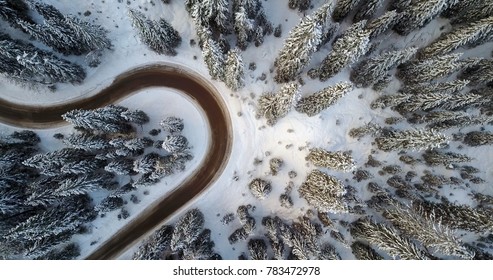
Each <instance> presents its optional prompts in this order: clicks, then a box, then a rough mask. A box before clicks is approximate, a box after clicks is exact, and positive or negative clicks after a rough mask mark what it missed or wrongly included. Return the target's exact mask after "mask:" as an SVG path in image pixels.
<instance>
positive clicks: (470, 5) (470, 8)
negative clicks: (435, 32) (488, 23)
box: [442, 0, 493, 25]
mask: <svg viewBox="0 0 493 280" xmlns="http://www.w3.org/2000/svg"><path fill="white" fill-rule="evenodd" d="M492 14H493V3H491V1H488V0H468V1H455V3H453V5H451V6H450V7H449V8H448V9H447V10H445V11H444V12H443V13H442V16H445V17H448V18H451V20H450V21H451V23H452V24H454V25H455V24H462V23H468V22H470V21H471V19H474V20H480V19H483V18H487V17H489V16H491V15H492Z"/></svg>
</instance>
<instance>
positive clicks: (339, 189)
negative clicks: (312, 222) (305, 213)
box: [298, 170, 348, 213]
mask: <svg viewBox="0 0 493 280" xmlns="http://www.w3.org/2000/svg"><path fill="white" fill-rule="evenodd" d="M298 192H299V194H300V197H302V198H304V199H306V200H307V201H308V203H309V204H310V205H311V206H313V207H315V208H316V209H317V210H318V211H320V212H331V213H341V212H342V213H345V212H347V211H348V208H347V205H346V202H345V201H344V194H345V193H346V190H345V188H344V185H343V184H342V182H340V181H339V180H337V179H336V178H334V177H332V176H329V175H327V174H325V173H323V172H321V171H319V170H313V171H311V172H310V173H309V174H308V176H307V178H306V180H305V182H303V184H301V186H300V188H299V189H298Z"/></svg>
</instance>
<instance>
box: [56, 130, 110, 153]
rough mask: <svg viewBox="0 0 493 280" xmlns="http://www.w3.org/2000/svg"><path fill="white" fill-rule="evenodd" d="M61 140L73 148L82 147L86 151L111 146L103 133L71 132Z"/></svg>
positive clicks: (103, 149)
mask: <svg viewBox="0 0 493 280" xmlns="http://www.w3.org/2000/svg"><path fill="white" fill-rule="evenodd" d="M63 142H64V143H65V144H66V145H67V146H69V147H71V148H74V149H82V150H86V151H92V150H99V151H105V150H106V149H109V148H111V145H110V144H109V143H108V139H106V138H105V137H104V136H103V135H98V134H92V133H87V132H83V133H73V134H71V135H70V136H69V137H66V138H65V139H64V140H63Z"/></svg>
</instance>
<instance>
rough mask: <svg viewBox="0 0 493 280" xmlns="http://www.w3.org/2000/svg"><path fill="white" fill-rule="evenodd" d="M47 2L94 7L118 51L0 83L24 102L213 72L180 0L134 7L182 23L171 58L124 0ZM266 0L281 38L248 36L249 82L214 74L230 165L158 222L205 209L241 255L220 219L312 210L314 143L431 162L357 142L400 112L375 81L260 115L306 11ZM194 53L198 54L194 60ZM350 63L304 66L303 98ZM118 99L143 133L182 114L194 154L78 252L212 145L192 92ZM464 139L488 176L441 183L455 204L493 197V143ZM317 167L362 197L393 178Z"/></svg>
mask: <svg viewBox="0 0 493 280" xmlns="http://www.w3.org/2000/svg"><path fill="white" fill-rule="evenodd" d="M46 2H48V1H46ZM50 2H52V3H53V4H54V5H56V6H57V7H59V8H60V9H61V10H63V11H64V12H70V13H73V14H77V13H79V12H80V13H84V12H85V11H86V10H91V12H92V13H91V15H90V16H87V17H84V16H83V18H84V19H90V20H91V21H92V20H94V22H96V23H98V24H101V25H102V26H104V27H106V28H107V29H109V30H110V34H109V36H110V39H111V41H112V42H113V44H114V46H113V51H105V53H104V56H103V60H102V63H101V65H100V66H99V67H97V68H94V69H89V72H88V77H87V78H86V81H85V82H84V83H83V84H82V85H80V86H72V85H60V86H59V89H58V91H57V92H55V93H53V92H48V91H37V92H32V91H29V90H26V89H23V88H19V87H17V86H15V85H11V84H8V83H5V82H4V81H0V84H1V85H2V88H3V90H2V98H5V99H8V100H11V101H15V102H18V103H29V104H39V105H43V104H54V103H63V102H67V101H70V100H74V99H79V98H84V97H87V96H90V95H92V94H95V93H96V92H98V91H99V90H100V89H102V88H104V87H105V86H107V85H109V84H110V83H111V81H112V80H113V78H114V77H115V76H117V75H118V74H120V73H122V72H124V71H126V70H128V69H132V68H134V67H138V66H142V65H146V64H150V63H171V64H177V65H181V66H182V67H185V68H186V69H193V71H196V72H198V73H200V74H201V75H203V76H204V77H209V74H208V72H207V67H206V66H205V64H204V63H203V61H202V54H201V51H200V49H199V48H198V46H197V45H195V46H193V47H192V46H190V44H189V41H190V39H195V40H196V38H195V36H194V35H193V34H195V31H194V27H193V24H192V21H191V20H190V18H189V17H188V14H187V13H186V11H185V10H184V7H183V5H180V4H178V2H180V1H172V4H170V5H164V4H162V2H161V1H158V0H154V1H151V0H136V1H133V2H132V4H131V7H133V8H137V9H141V8H144V10H145V9H147V11H146V15H150V16H151V18H153V17H154V18H153V19H157V18H158V17H159V16H162V17H163V18H165V19H166V20H167V21H168V22H169V23H170V24H171V25H172V26H173V27H174V28H175V29H177V30H178V32H179V33H180V35H181V36H182V44H181V45H180V46H179V47H178V48H177V52H178V55H177V56H175V57H169V56H160V55H156V54H153V53H152V52H150V51H149V50H148V49H147V48H146V47H145V46H144V45H142V44H141V43H140V42H139V41H138V38H137V37H136V35H135V34H136V33H135V32H134V31H133V29H132V27H131V23H130V21H129V20H128V17H127V15H126V4H125V2H126V1H118V2H116V1H104V2H103V1H85V2H81V3H77V5H74V4H73V1H71V0H57V1H55V0H50ZM110 2H111V3H110ZM120 2H122V3H120ZM312 2H313V6H314V7H319V6H320V3H322V2H323V1H321V0H319V1H312ZM262 4H263V6H264V9H265V11H266V14H267V18H268V19H269V20H270V21H271V22H272V23H273V26H274V27H275V26H277V25H278V24H280V23H281V24H282V37H281V38H275V37H273V36H272V35H271V36H268V37H266V38H265V41H264V43H263V45H261V46H260V47H258V48H256V47H255V46H253V44H250V45H249V47H248V49H247V50H246V51H245V52H243V62H244V63H245V72H246V79H245V83H246V85H247V86H246V87H245V88H244V89H242V90H240V91H239V92H237V93H233V92H231V91H230V90H229V89H227V88H226V86H225V85H224V84H223V83H221V82H218V81H212V83H213V85H214V86H215V87H216V88H217V89H218V91H219V92H220V93H221V94H222V96H223V98H224V100H225V102H226V104H227V106H228V109H229V112H230V115H231V120H232V125H233V139H234V142H233V149H232V153H231V155H230V159H229V162H228V164H227V166H226V168H225V170H224V172H223V173H222V174H221V176H220V177H219V178H218V179H217V181H216V182H215V183H214V184H213V185H212V186H210V187H209V188H208V189H207V190H206V191H205V192H203V193H202V194H201V195H200V196H198V197H196V198H195V199H193V200H192V201H189V202H188V203H187V204H186V205H184V206H183V207H182V210H181V211H178V212H177V213H175V214H174V215H173V216H172V217H171V218H169V219H168V220H166V221H163V222H162V224H173V223H175V222H176V221H177V219H178V217H179V216H181V215H182V214H184V213H185V211H186V210H188V209H191V208H199V209H200V210H201V211H202V212H203V213H204V216H205V228H209V229H211V231H212V235H211V238H212V240H213V241H214V242H215V248H214V249H215V250H216V251H217V252H219V253H220V255H221V256H222V257H223V258H224V259H236V258H237V257H238V256H239V255H241V253H242V252H246V251H247V249H246V246H247V242H244V241H240V242H238V243H236V244H234V245H231V244H229V243H228V239H227V237H228V236H229V235H230V234H231V233H232V232H233V231H234V230H235V229H236V228H238V227H240V222H239V220H238V219H235V220H234V221H233V222H232V223H230V224H229V225H223V224H222V223H221V218H222V217H223V216H224V215H226V214H228V213H236V209H237V208H238V206H240V205H248V204H250V205H252V206H254V207H255V210H250V214H251V215H252V216H253V217H254V218H255V219H256V222H257V227H256V229H255V230H254V232H253V234H252V235H251V236H256V237H263V227H262V226H261V224H260V223H261V219H262V217H265V216H269V215H270V216H274V215H277V216H279V217H281V218H282V219H284V220H287V221H290V220H294V219H296V218H297V217H299V216H302V215H304V214H306V213H307V210H309V209H311V208H310V207H309V206H308V205H307V203H306V201H305V200H303V199H301V198H300V197H299V195H298V192H297V189H298V187H299V186H300V185H301V183H302V182H303V181H304V180H305V178H306V175H307V174H308V173H309V171H311V170H313V169H315V167H314V166H312V165H311V164H309V163H307V162H306V161H305V157H306V155H307V154H308V149H309V148H312V147H313V148H314V147H320V148H323V149H326V150H329V151H351V154H352V157H353V158H354V161H355V164H356V168H359V167H364V164H365V162H366V161H367V158H368V155H370V154H371V155H373V156H374V157H376V158H377V159H378V160H380V161H382V162H383V163H384V165H390V164H398V165H401V166H402V167H403V173H402V174H405V173H406V172H407V171H411V170H412V171H416V172H417V173H418V174H421V175H422V174H423V171H424V170H425V169H428V170H429V169H430V168H427V167H426V166H424V165H422V164H421V165H416V166H409V165H404V164H403V163H401V162H400V161H399V159H398V158H399V156H400V155H398V154H397V153H392V152H391V153H386V152H383V151H379V150H377V149H376V147H375V146H374V145H372V143H371V142H372V138H371V137H365V138H362V139H360V140H357V139H354V138H351V137H349V136H348V132H349V130H350V129H351V128H355V127H360V126H362V125H365V124H367V123H369V122H374V123H377V124H380V125H384V119H385V118H387V117H392V116H398V114H397V113H396V112H394V111H391V110H390V109H388V108H387V109H383V110H382V109H378V110H371V109H370V103H371V102H372V101H373V100H374V99H375V98H377V97H378V96H379V94H378V93H376V92H375V91H373V90H371V89H354V90H353V91H351V92H349V93H348V94H346V95H345V96H344V97H342V98H341V99H340V100H339V101H338V102H337V103H336V104H335V105H333V106H331V107H329V108H328V109H326V110H324V111H323V112H322V113H321V114H319V115H317V116H314V117H307V116H306V115H304V114H300V113H298V112H296V111H295V110H294V109H293V110H292V111H291V112H290V113H289V114H288V115H287V116H286V117H285V118H283V119H280V120H279V121H278V122H277V124H276V125H275V126H274V127H270V126H267V124H266V121H265V119H257V118H256V113H257V112H256V105H255V104H256V100H257V99H258V97H259V96H260V95H261V94H262V93H264V92H274V91H278V90H279V88H280V85H277V84H275V83H274V82H273V77H274V73H275V71H273V70H274V66H273V62H274V59H275V57H276V56H277V54H278V51H279V50H280V48H281V46H282V45H283V43H284V40H285V39H286V37H287V36H288V34H289V30H291V29H292V28H293V27H294V26H295V25H296V24H297V23H298V22H299V18H300V16H301V14H300V13H298V12H296V11H293V10H289V9H288V7H287V4H286V3H284V2H283V4H282V5H279V1H262ZM312 11H313V9H311V10H309V11H307V13H310V12H312ZM347 26H348V24H347V22H345V23H343V24H342V26H341V29H340V30H345V29H346V28H347ZM440 27H444V29H443V30H440ZM449 29H450V25H449V24H448V22H447V20H444V19H437V20H434V21H432V22H431V23H430V24H429V25H427V27H426V28H425V29H422V30H420V31H418V32H412V33H411V34H410V35H408V36H406V37H404V38H403V37H400V36H398V35H396V34H392V35H386V36H384V37H383V39H382V43H381V45H380V47H379V50H384V49H389V48H403V47H409V46H418V47H422V46H425V45H427V44H429V43H430V42H431V41H433V40H434V39H435V38H437V37H438V36H439V35H440V33H441V32H443V31H447V30H449ZM492 46H493V43H488V44H485V45H483V46H480V47H477V48H475V49H472V50H467V51H466V53H465V55H464V57H471V56H489V55H490V54H491V48H492ZM329 50H330V43H329V44H327V45H326V46H325V47H323V48H322V49H321V50H320V51H319V52H317V53H315V54H314V56H313V57H312V60H311V61H310V64H309V66H308V67H307V68H306V69H305V70H308V69H310V68H312V67H314V66H316V65H319V64H320V62H321V61H322V60H323V59H324V58H325V56H326V55H327V54H328V51H329ZM458 51H461V50H458ZM194 56H196V57H197V59H194ZM77 60H78V58H75V57H74V58H73V61H77ZM250 62H255V63H256V70H253V71H252V70H248V65H249V63H250ZM349 71H350V68H349V67H347V68H345V69H344V70H343V71H342V72H341V73H339V74H338V75H337V76H334V77H332V78H330V79H329V80H328V81H326V82H320V81H318V80H311V79H310V78H309V77H307V76H306V74H303V75H302V78H303V80H304V81H305V82H306V84H305V85H304V86H303V87H302V88H301V91H302V96H307V95H311V94H313V93H314V92H316V91H318V90H320V89H322V88H324V87H326V86H328V85H334V84H336V83H338V82H342V81H349ZM262 74H266V79H265V81H263V80H261V79H259V78H260V77H261V75H262ZM399 85H400V83H399V81H397V80H394V81H393V82H392V83H391V85H390V86H389V87H388V88H387V89H386V90H385V92H388V93H392V92H395V91H396V89H398V87H399ZM158 100H159V101H158ZM120 104H121V105H123V106H127V107H129V108H132V109H142V110H144V111H145V112H146V113H148V114H149V116H150V118H151V122H150V124H149V125H148V126H144V129H143V132H144V133H146V132H148V131H149V130H150V129H151V128H157V127H158V123H159V121H160V120H161V119H162V118H164V117H165V116H168V115H175V116H178V117H182V118H184V120H185V130H184V132H183V134H184V135H185V136H186V137H187V138H188V140H189V142H190V144H191V145H192V146H193V147H194V150H193V154H194V159H193V160H192V161H191V162H189V163H188V164H187V170H186V172H184V173H180V174H177V175H173V176H171V177H169V178H166V179H165V180H163V181H162V182H161V183H159V184H157V185H155V186H152V187H149V188H146V189H139V190H138V191H137V196H138V197H139V199H140V200H141V202H140V203H139V204H133V203H131V202H129V203H128V204H127V205H126V206H125V208H126V209H127V210H128V211H129V212H130V214H131V216H130V218H128V219H127V220H118V219H117V217H116V216H117V215H118V213H119V212H118V211H114V212H111V213H108V214H107V215H106V217H104V218H98V219H97V220H96V221H95V222H94V224H93V227H92V229H91V232H90V233H89V234H83V235H77V236H75V237H74V239H73V240H75V241H78V242H79V243H80V244H81V247H82V254H81V256H80V258H84V256H87V255H88V254H90V253H91V252H92V251H93V250H94V249H95V248H96V247H97V246H98V244H101V243H103V242H104V240H105V239H106V238H109V237H110V236H111V235H112V234H113V233H115V232H116V231H117V230H118V229H119V228H121V227H122V226H123V225H124V224H125V223H127V222H131V221H132V218H133V217H136V216H137V214H138V212H139V211H142V210H143V209H144V208H145V207H146V206H148V205H151V204H152V202H153V201H154V200H155V199H156V198H157V197H160V196H163V195H166V193H167V192H169V191H170V190H171V189H172V188H173V186H176V185H178V184H179V182H180V181H182V180H183V179H184V178H186V176H187V175H188V174H190V173H191V172H192V171H193V170H194V169H195V167H197V166H198V165H199V164H200V162H201V159H202V158H203V156H204V155H205V153H206V149H207V141H206V140H207V139H208V131H207V128H206V125H205V120H204V118H203V116H202V113H201V111H200V109H198V108H196V107H195V106H193V104H192V103H191V101H190V100H187V99H186V98H184V97H182V96H181V95H180V93H179V92H175V91H173V90H170V89H157V88H156V89H149V90H145V91H142V92H139V93H136V94H135V95H133V96H131V97H129V98H127V99H125V100H123V101H122V102H121V103H120ZM394 127H395V128H397V129H408V128H409V127H408V126H407V125H406V124H405V123H404V122H403V123H399V124H397V125H394ZM479 128H480V126H476V127H468V128H465V129H463V130H462V131H461V132H463V133H467V132H469V131H473V130H478V129H479ZM5 129H12V128H10V127H6V126H4V125H2V130H5ZM487 129H489V130H491V126H487ZM69 130H70V128H69V127H61V128H54V129H48V130H38V131H37V132H38V133H39V134H40V136H41V137H42V140H43V141H42V142H41V145H42V149H44V150H52V149H55V148H57V147H59V145H60V144H59V142H58V140H55V139H54V138H53V137H51V136H52V135H53V134H54V133H57V132H62V133H67V132H68V131H69ZM452 131H454V130H449V131H445V133H446V134H447V135H451V133H452ZM460 144H461V143H460V142H451V143H450V147H451V148H450V150H449V151H452V152H459V153H460V152H467V154H468V155H470V156H471V157H473V158H474V160H473V161H472V162H470V163H469V164H468V165H471V166H475V167H478V168H480V169H481V172H480V173H479V174H477V176H479V177H481V178H483V179H484V180H485V181H486V182H487V183H485V184H478V185H474V184H470V186H469V187H465V186H460V187H457V186H445V187H444V188H443V189H441V190H440V192H439V194H440V195H443V196H446V197H448V198H449V199H450V201H452V202H459V203H464V204H468V205H474V204H475V202H474V201H473V200H472V199H471V198H470V197H469V196H468V193H470V191H472V190H474V191H477V192H481V193H484V194H489V195H493V189H491V188H490V187H489V186H488V182H493V169H492V168H491V167H492V166H493V157H491V155H492V154H493V147H491V146H481V147H463V148H460ZM407 154H408V155H411V156H413V157H416V158H419V157H420V153H418V152H408V153H407ZM271 158H281V159H282V160H283V161H284V165H283V166H282V167H281V169H280V171H279V173H278V174H277V175H276V176H272V175H270V174H269V172H270V171H269V160H270V159H271ZM255 159H260V160H262V162H261V163H260V164H258V165H254V161H255ZM292 170H293V171H295V172H296V173H297V177H295V178H292V179H290V178H289V177H288V172H289V171H292ZM321 170H322V171H324V172H326V173H328V174H329V175H332V176H335V177H336V178H338V179H340V180H341V181H343V183H344V184H346V185H351V186H353V187H355V188H356V189H357V190H358V196H359V197H360V198H361V199H362V200H363V201H364V200H366V199H368V198H369V196H370V195H371V194H370V193H369V192H368V191H367V188H366V184H367V183H368V182H370V181H374V182H376V183H378V184H379V185H381V186H385V181H386V180H387V179H388V178H389V177H390V176H391V175H386V176H378V174H377V173H378V170H379V168H367V170H369V171H370V172H371V173H372V174H373V175H374V176H375V178H374V179H372V180H370V181H362V182H360V183H358V182H356V181H355V180H353V179H352V177H353V174H352V173H350V172H349V173H344V172H338V171H333V170H328V169H323V168H322V169H321ZM431 170H432V171H433V173H434V174H443V175H445V176H446V177H449V176H456V177H457V176H458V173H457V171H454V170H447V169H445V168H444V167H436V168H432V169H431ZM258 177H260V178H263V179H266V180H269V181H271V182H272V192H271V193H270V194H268V195H267V197H266V198H265V199H263V200H257V199H256V198H255V197H254V196H253V195H252V194H251V193H250V191H249V190H248V183H249V182H250V181H251V180H252V179H254V178H258ZM289 182H293V184H294V188H293V190H292V192H291V194H290V195H291V197H292V199H293V202H294V205H293V207H292V208H290V209H286V208H283V207H281V206H280V201H279V196H280V195H281V194H283V193H284V189H285V187H286V186H287V185H288V183H289ZM145 190H148V191H149V195H144V194H143V192H144V191H145ZM450 193H453V196H450V195H449V194H450ZM330 217H331V218H332V219H333V220H349V221H351V215H349V214H337V215H335V214H334V215H333V214H331V215H330ZM335 228H336V229H337V230H341V232H342V233H343V235H344V236H345V237H349V235H348V234H347V233H346V232H345V230H344V229H343V227H341V226H340V225H337V223H336V226H335ZM324 240H329V241H330V243H331V244H332V245H334V246H336V249H337V251H338V252H339V253H340V254H341V257H342V258H343V259H350V258H354V257H353V256H352V254H351V253H350V250H348V249H347V248H344V247H343V245H342V244H341V243H339V242H337V241H335V240H333V239H332V238H330V237H328V234H327V235H325V236H324ZM138 245H139V244H135V245H134V246H133V247H132V248H131V249H129V250H128V251H127V252H125V253H124V254H122V255H121V256H120V257H119V258H120V259H130V258H131V256H132V254H133V252H134V251H135V250H136V248H137V247H138Z"/></svg>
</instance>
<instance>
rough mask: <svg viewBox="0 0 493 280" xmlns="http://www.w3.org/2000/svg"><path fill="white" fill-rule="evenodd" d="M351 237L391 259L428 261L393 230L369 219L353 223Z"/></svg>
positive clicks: (426, 257) (423, 253) (409, 241)
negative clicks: (373, 247)
mask: <svg viewBox="0 0 493 280" xmlns="http://www.w3.org/2000/svg"><path fill="white" fill-rule="evenodd" d="M351 235H353V236H354V237H356V238H358V239H363V240H367V241H368V242H369V243H370V244H372V245H374V246H376V247H378V248H379V249H381V250H383V251H385V252H386V253H387V254H389V255H390V256H391V257H393V258H399V259H401V260H428V259H429V257H428V256H427V255H426V253H425V252H423V251H421V250H420V249H419V248H418V247H417V246H416V245H415V244H414V243H413V242H412V241H411V240H409V239H408V238H406V237H404V236H402V235H401V234H400V233H399V232H397V231H396V230H395V229H394V228H392V227H389V226H387V225H384V224H381V223H376V222H373V221H371V220H369V219H359V220H357V221H356V222H354V223H353V224H352V227H351Z"/></svg>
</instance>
